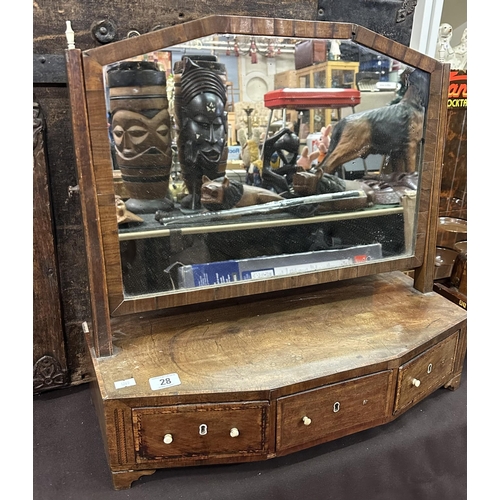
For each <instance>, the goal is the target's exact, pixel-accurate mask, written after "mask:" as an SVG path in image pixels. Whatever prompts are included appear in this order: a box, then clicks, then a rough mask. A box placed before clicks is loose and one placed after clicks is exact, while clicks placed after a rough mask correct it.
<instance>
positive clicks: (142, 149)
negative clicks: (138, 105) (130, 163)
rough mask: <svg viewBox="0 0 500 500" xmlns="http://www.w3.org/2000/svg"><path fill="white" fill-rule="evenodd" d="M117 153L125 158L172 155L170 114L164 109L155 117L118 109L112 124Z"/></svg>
mask: <svg viewBox="0 0 500 500" xmlns="http://www.w3.org/2000/svg"><path fill="white" fill-rule="evenodd" d="M111 129H112V132H113V140H114V142H115V147H116V154H117V155H118V156H120V157H121V158H123V159H124V160H131V159H135V158H138V157H139V156H140V155H143V154H162V155H164V156H166V157H168V156H169V155H170V145H171V142H172V141H171V139H170V115H169V113H168V110H166V109H163V110H161V111H160V112H159V113H157V114H156V115H154V116H153V117H151V118H149V117H148V116H145V115H144V114H141V113H137V112H134V111H128V110H118V111H117V112H116V113H114V115H113V122H112V126H111Z"/></svg>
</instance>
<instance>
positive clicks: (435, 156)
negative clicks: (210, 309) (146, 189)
mask: <svg viewBox="0 0 500 500" xmlns="http://www.w3.org/2000/svg"><path fill="white" fill-rule="evenodd" d="M226 33H227V34H237V35H245V34H246V35H250V34H251V35H255V36H257V35H262V36H277V37H292V38H308V39H314V38H316V39H342V40H352V41H353V42H356V43H358V44H360V45H361V46H363V47H367V48H369V49H373V50H375V51H378V52H380V53H382V54H384V55H387V56H388V57H390V58H394V59H396V60H398V61H400V62H402V63H404V64H407V65H409V66H412V67H415V68H419V69H421V70H423V71H425V72H428V73H429V75H430V87H429V102H428V108H427V116H426V127H425V137H424V146H423V154H422V165H421V169H420V186H419V194H418V196H419V201H418V208H417V210H418V213H417V217H416V225H415V247H414V254H413V255H412V256H409V257H408V256H404V257H402V258H392V259H388V260H383V261H379V262H375V263H365V264H363V265H358V266H349V267H345V268H335V269H331V270H325V271H320V272H314V273H308V274H302V275H298V276H296V275H294V276H286V277H281V278H273V279H272V280H267V281H264V280H259V281H256V282H236V283H234V284H230V285H228V286H222V287H206V288H202V289H190V290H187V291H185V292H176V293H171V292H165V293H159V294H150V295H141V296H139V297H134V298H126V297H125V296H124V293H123V282H122V271H121V264H120V250H119V240H118V227H117V223H116V208H115V193H114V186H113V176H112V169H113V167H112V164H111V156H110V154H109V135H108V123H107V120H106V102H105V91H104V81H103V67H104V66H106V65H108V64H111V63H114V62H118V61H122V60H124V59H128V58H132V57H136V56H139V55H141V54H145V53H148V52H152V51H155V50H160V49H165V48H168V47H169V46H173V45H176V44H180V43H184V42H187V41H190V40H193V39H196V38H199V37H205V36H209V35H212V34H226ZM66 56H67V69H68V85H69V88H70V100H71V108H72V121H73V135H74V142H75V153H76V163H77V169H78V174H79V185H80V194H81V199H82V206H83V222H84V232H85V238H86V248H87V259H88V268H89V278H90V281H89V282H90V288H91V290H90V292H91V295H92V308H93V325H92V327H93V332H94V333H93V343H92V344H93V345H94V347H95V350H96V355H97V356H101V355H109V354H111V353H112V352H113V348H112V344H111V328H110V318H111V317H113V316H120V315H125V314H133V313H143V312H147V311H156V310H160V309H173V308H177V307H180V306H186V305H190V304H197V303H207V302H213V301H217V300H224V299H231V298H235V297H241V296H248V295H254V294H261V293H267V292H274V291H279V290H285V289H292V288H298V287H303V286H309V285H315V284H320V283H328V282H334V281H338V280H344V279H349V278H356V277H358V276H364V275H371V274H378V273H383V272H389V271H394V270H402V271H404V270H411V269H413V270H414V287H415V288H416V289H417V290H419V291H421V292H424V293H426V292H430V291H431V290H432V286H433V273H434V252H435V241H436V231H437V229H436V224H435V221H437V217H438V212H437V210H438V205H439V203H438V197H439V184H440V175H441V165H442V159H443V148H442V144H443V137H444V127H445V116H446V115H445V112H446V90H447V86H448V76H449V67H448V65H444V64H441V63H439V62H438V61H436V60H435V59H433V58H431V57H428V56H426V55H424V54H421V53H419V52H417V51H415V50H413V49H411V48H409V47H406V46H404V45H401V44H399V43H397V42H394V41H392V40H389V39H387V38H385V37H384V36H382V35H379V34H376V33H374V32H372V31H370V30H368V29H366V28H363V27H361V26H358V25H354V24H351V23H331V22H324V21H319V22H317V21H304V20H287V19H276V18H272V19H269V18H252V17H237V16H209V17H206V18H203V19H199V20H196V21H190V22H186V23H183V24H179V25H176V26H172V27H169V28H164V29H161V30H158V31H154V32H151V33H148V34H144V35H141V36H138V37H134V38H130V39H127V40H122V41H119V42H115V43H112V44H110V45H107V46H102V47H98V48H95V49H91V50H87V51H84V52H81V51H80V50H78V49H71V50H68V51H67V52H66Z"/></svg>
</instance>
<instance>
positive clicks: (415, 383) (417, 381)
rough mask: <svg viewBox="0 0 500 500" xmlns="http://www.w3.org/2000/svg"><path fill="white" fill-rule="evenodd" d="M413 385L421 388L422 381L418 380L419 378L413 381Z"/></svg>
mask: <svg viewBox="0 0 500 500" xmlns="http://www.w3.org/2000/svg"><path fill="white" fill-rule="evenodd" d="M411 385H414V386H415V387H420V380H418V378H414V379H412V381H411Z"/></svg>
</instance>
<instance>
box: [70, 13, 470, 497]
mask: <svg viewBox="0 0 500 500" xmlns="http://www.w3.org/2000/svg"><path fill="white" fill-rule="evenodd" d="M231 37H233V38H234V37H252V43H254V44H257V46H258V44H260V43H262V44H265V45H268V46H269V45H270V44H271V43H272V44H274V47H278V46H279V45H280V44H283V45H286V46H287V47H290V46H291V47H293V45H294V44H296V43H298V41H301V40H341V41H343V40H348V41H350V42H352V43H355V44H359V45H360V46H362V47H364V48H368V49H370V50H373V51H375V52H377V53H380V54H382V55H384V56H386V57H389V58H393V59H395V60H397V61H399V63H400V64H401V65H402V67H403V68H405V72H404V74H402V78H405V79H404V80H402V81H404V83H405V85H406V86H405V87H404V90H405V91H404V92H402V95H401V100H400V101H399V102H398V103H394V104H391V105H389V106H385V107H384V108H383V109H382V108H381V109H374V110H370V111H368V112H364V113H363V114H362V115H361V114H360V115H358V114H356V113H354V114H352V115H350V116H349V117H348V118H346V119H342V120H340V121H339V122H338V125H337V126H336V127H335V128H334V129H333V132H332V134H331V136H329V137H325V138H324V140H325V144H327V145H328V147H327V151H326V153H325V155H324V158H322V159H321V160H319V159H316V160H317V162H316V163H314V162H313V161H312V160H313V159H312V157H309V156H307V155H305V156H304V155H303V154H302V153H303V151H302V152H301V151H300V150H299V141H298V139H297V135H296V133H297V132H296V127H295V126H296V124H292V125H291V127H283V128H282V129H280V130H277V131H273V132H272V133H270V134H268V135H266V137H265V140H264V142H263V144H262V145H261V149H260V151H259V152H258V153H257V156H256V159H254V160H253V161H254V166H255V167H256V168H258V169H260V172H261V174H262V175H261V178H262V184H260V185H257V184H256V183H255V182H250V181H249V180H248V177H247V178H246V180H245V179H243V180H241V177H238V175H239V173H238V172H234V171H231V170H230V169H229V168H228V166H227V165H228V164H227V96H226V91H227V85H226V82H227V68H225V67H224V64H221V63H220V61H219V60H218V58H217V56H216V55H214V53H213V52H210V51H208V53H207V51H203V49H202V48H200V47H203V46H206V44H207V43H212V44H214V43H215V44H216V43H217V42H218V41H220V40H221V39H222V40H224V41H227V40H229V39H231V40H232V39H233V38H231ZM179 47H182V57H180V58H179V59H178V60H176V59H175V57H172V58H170V57H168V58H166V59H167V60H168V61H169V64H168V65H167V66H168V68H167V69H165V67H161V65H159V64H158V63H157V59H158V58H155V57H153V56H152V55H154V54H159V53H163V52H169V53H171V54H174V55H175V54H176V53H178V52H179V51H178V50H177V49H178V48H179ZM249 55H250V56H251V55H252V54H251V53H250V54H249ZM66 58H67V73H68V85H69V90H70V102H71V108H72V124H73V136H74V145H75V155H76V164H77V169H78V177H79V186H80V190H79V193H80V196H81V202H82V208H83V218H84V220H83V222H84V233H85V239H86V250H87V262H88V273H89V285H90V294H91V299H92V300H91V302H92V318H88V321H87V322H85V323H84V325H83V327H84V328H83V329H84V332H85V335H86V338H87V342H88V346H89V353H90V356H91V359H92V366H93V370H94V375H95V378H94V381H93V382H92V384H93V398H94V401H95V406H96V410H97V412H98V415H99V418H100V421H101V423H102V426H101V427H102V430H103V436H104V442H105V447H106V452H107V456H108V461H109V466H110V470H111V473H112V478H113V485H114V487H115V489H123V488H128V487H130V486H131V483H132V482H133V481H134V480H136V479H138V478H140V477H141V476H142V475H146V474H152V473H153V472H154V471H155V470H156V469H158V468H168V467H179V466H189V465H202V464H215V463H230V462H244V461H253V460H264V459H268V458H273V457H275V456H280V455H285V454H287V453H291V452H294V451H297V450H300V449H304V448H306V447H310V446H313V445H316V444H319V443H322V442H326V441H329V440H332V439H336V438H338V437H341V436H344V435H346V434H350V433H353V432H357V431H360V430H362V429H366V428H369V427H373V426H376V425H381V424H384V423H387V422H390V421H391V420H393V419H394V418H396V417H397V416H399V415H400V414H401V413H402V412H404V411H406V410H407V409H408V408H410V407H412V406H413V405H414V404H416V403H418V402H419V401H420V400H422V399H423V398H425V397H426V396H428V395H429V394H430V393H432V392H434V391H435V390H437V389H438V388H441V387H448V388H451V389H453V388H457V387H458V386H459V382H460V374H461V371H462V366H463V361H464V357H465V350H466V317H465V314H466V313H465V311H464V310H463V309H462V308H460V307H458V306H456V305H455V304H452V303H451V302H449V301H447V300H446V299H445V298H444V297H442V296H440V295H438V294H436V293H434V292H432V289H433V277H434V252H435V247H436V234H437V217H438V205H439V204H438V199H439V184H440V175H441V165H442V160H443V158H442V156H443V151H442V149H443V148H442V144H443V134H444V127H445V112H446V97H447V87H448V75H449V69H448V66H447V65H443V64H441V63H439V62H438V61H436V60H434V59H432V58H430V57H427V56H425V55H423V54H420V53H418V52H416V51H414V50H412V49H410V48H408V47H406V46H402V45H400V44H398V43H396V42H393V41H391V40H388V39H386V38H384V37H383V36H381V35H379V34H376V33H374V32H372V31H370V30H367V29H365V28H363V27H360V26H357V25H353V24H350V23H330V22H314V21H299V20H287V19H268V18H249V17H234V16H210V17H207V18H204V19H199V20H196V21H190V22H186V23H183V24H179V25H176V26H172V27H169V28H165V29H160V30H157V31H154V32H151V33H148V34H144V35H140V36H137V37H133V38H130V39H126V40H123V41H118V42H115V43H111V44H109V45H106V46H102V47H98V48H95V49H90V50H87V51H84V52H82V51H80V50H79V49H68V50H67V51H66ZM170 63H171V64H170ZM283 90H286V92H285V93H283V95H285V94H286V96H288V97H287V98H286V99H287V100H286V103H285V104H286V106H285V107H287V109H293V107H294V101H293V95H294V89H283ZM311 90H312V91H314V89H311ZM283 95H281V96H279V99H283ZM302 97H303V95H302ZM377 123H378V124H379V125H380V123H382V128H377ZM387 134H389V136H390V137H389V136H388V135H387ZM398 134H403V135H398ZM391 137H392V138H395V139H397V140H394V141H392V142H391V140H390V139H391ZM370 154H383V155H384V157H385V158H386V160H387V165H389V166H390V168H392V172H391V173H390V174H389V173H384V174H379V175H370V176H368V177H367V178H365V179H362V180H349V179H343V178H342V176H340V175H338V173H339V170H340V169H341V167H342V164H343V162H345V161H349V160H350V159H352V158H353V157H355V156H360V155H361V156H363V157H367V156H369V155H370ZM385 172H388V170H387V169H386V170H385Z"/></svg>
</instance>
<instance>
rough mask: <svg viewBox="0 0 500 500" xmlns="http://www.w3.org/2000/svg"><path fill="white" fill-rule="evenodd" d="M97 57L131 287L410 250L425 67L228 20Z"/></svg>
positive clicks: (180, 284) (154, 287)
mask: <svg viewBox="0 0 500 500" xmlns="http://www.w3.org/2000/svg"><path fill="white" fill-rule="evenodd" d="M104 73H105V82H106V102H107V107H108V109H107V111H108V123H109V131H110V133H109V138H110V146H111V147H110V154H111V157H112V161H113V166H114V171H113V179H114V186H115V194H116V196H117V223H118V225H119V241H120V253H121V262H122V274H123V286H124V294H125V296H126V297H133V296H139V295H144V294H152V293H164V292H171V293H175V292H177V291H186V290H188V289H196V288H198V287H203V286H220V285H228V286H230V284H231V283H233V282H236V281H245V280H259V279H272V278H274V277H278V276H288V275H298V274H301V273H310V272H318V271H323V270H328V269H333V268H339V267H349V266H358V265H362V264H363V263H368V262H375V261H380V260H389V259H393V258H400V257H403V256H411V255H412V254H413V252H414V243H415V242H414V240H415V231H414V226H415V217H416V212H417V204H418V196H417V193H418V185H419V172H420V163H421V147H422V138H423V134H424V127H425V111H426V107H427V102H428V91H429V75H428V74H427V73H425V72H422V71H421V70H415V69H414V68H412V67H409V66H406V65H404V64H402V63H400V62H399V61H396V60H394V59H390V58H388V57H386V56H384V55H383V54H379V53H377V52H374V51H373V50H370V49H366V48H364V47H361V46H359V45H357V44H356V43H355V42H352V41H350V40H317V39H314V40H303V39H301V40H298V39H297V40H295V39H284V38H272V37H251V36H234V35H214V36H210V37H204V38H201V39H198V40H194V41H191V42H187V43H184V44H181V45H177V46H171V47H168V48H166V49H165V50H162V51H157V52H154V53H149V54H145V55H144V56H140V57H137V58H134V59H133V60H127V61H122V62H119V63H115V64H112V65H109V66H107V67H105V68H104ZM118 207H120V209H118ZM124 214H126V215H128V216H124Z"/></svg>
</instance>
